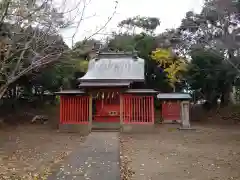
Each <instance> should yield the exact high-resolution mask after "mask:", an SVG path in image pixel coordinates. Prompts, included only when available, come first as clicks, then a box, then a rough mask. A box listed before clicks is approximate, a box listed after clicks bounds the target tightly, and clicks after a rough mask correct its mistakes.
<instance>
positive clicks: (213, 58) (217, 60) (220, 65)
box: [186, 49, 236, 107]
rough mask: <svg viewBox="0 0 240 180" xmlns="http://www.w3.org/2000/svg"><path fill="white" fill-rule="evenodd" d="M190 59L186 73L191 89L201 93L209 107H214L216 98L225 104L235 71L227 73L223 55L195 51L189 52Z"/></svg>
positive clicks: (226, 64) (202, 50) (201, 50)
mask: <svg viewBox="0 0 240 180" xmlns="http://www.w3.org/2000/svg"><path fill="white" fill-rule="evenodd" d="M191 57H192V61H191V63H190V64H189V66H188V71H187V73H186V75H187V76H186V78H187V82H188V84H189V85H190V86H191V89H192V90H195V91H198V92H201V94H202V95H203V98H204V99H205V100H207V103H208V105H210V106H209V107H212V106H214V105H216V104H217V99H218V98H221V100H222V103H227V102H226V99H228V98H226V96H229V89H228V88H229V87H230V85H231V84H232V83H233V82H234V79H235V76H236V71H229V66H230V65H229V64H228V63H227V62H226V61H224V54H223V53H222V54H221V53H220V54H219V55H216V54H215V53H213V52H212V51H210V50H204V49H196V50H193V51H192V52H191Z"/></svg>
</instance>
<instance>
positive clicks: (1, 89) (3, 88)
mask: <svg viewBox="0 0 240 180" xmlns="http://www.w3.org/2000/svg"><path fill="white" fill-rule="evenodd" d="M7 88H8V85H7V84H5V85H3V86H1V87H0V99H2V97H3V96H4V94H5V92H6V91H7Z"/></svg>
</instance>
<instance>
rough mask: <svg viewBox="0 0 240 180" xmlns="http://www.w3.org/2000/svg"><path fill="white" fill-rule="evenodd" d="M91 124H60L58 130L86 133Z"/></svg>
mask: <svg viewBox="0 0 240 180" xmlns="http://www.w3.org/2000/svg"><path fill="white" fill-rule="evenodd" d="M91 129H92V128H91V125H89V124H60V125H59V130H60V131H61V132H67V133H79V134H81V135H88V134H89V133H90V132H91Z"/></svg>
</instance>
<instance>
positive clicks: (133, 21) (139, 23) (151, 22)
mask: <svg viewBox="0 0 240 180" xmlns="http://www.w3.org/2000/svg"><path fill="white" fill-rule="evenodd" d="M159 25H160V20H159V18H156V17H141V16H135V17H132V18H128V19H125V20H123V21H121V22H120V23H119V24H118V26H119V27H126V28H128V29H135V28H140V29H142V30H144V31H146V32H150V33H153V31H155V30H156V28H157V27H158V26H159Z"/></svg>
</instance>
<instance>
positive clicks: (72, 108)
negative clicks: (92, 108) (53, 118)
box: [60, 96, 89, 124]
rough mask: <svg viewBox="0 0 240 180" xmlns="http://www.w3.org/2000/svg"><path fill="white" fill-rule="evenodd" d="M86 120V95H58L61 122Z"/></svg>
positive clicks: (87, 99)
mask: <svg viewBox="0 0 240 180" xmlns="http://www.w3.org/2000/svg"><path fill="white" fill-rule="evenodd" d="M88 121H89V97H88V96H60V123H61V124H86V123H88Z"/></svg>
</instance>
